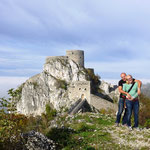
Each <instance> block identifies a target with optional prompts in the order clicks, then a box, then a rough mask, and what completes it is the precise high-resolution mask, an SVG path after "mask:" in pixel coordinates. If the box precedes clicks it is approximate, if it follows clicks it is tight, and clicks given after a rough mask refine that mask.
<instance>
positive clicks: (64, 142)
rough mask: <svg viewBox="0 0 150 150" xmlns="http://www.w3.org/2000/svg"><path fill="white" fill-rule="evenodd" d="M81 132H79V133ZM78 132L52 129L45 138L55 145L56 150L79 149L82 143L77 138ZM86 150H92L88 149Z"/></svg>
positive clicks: (92, 149)
mask: <svg viewBox="0 0 150 150" xmlns="http://www.w3.org/2000/svg"><path fill="white" fill-rule="evenodd" d="M80 132H81V131H80ZM77 134H78V132H77V131H74V130H73V129H70V128H66V127H64V128H52V129H51V130H50V131H49V132H48V133H47V134H46V136H47V137H48V138H49V139H51V140H53V141H54V142H55V143H56V144H57V150H59V149H62V148H65V150H70V149H79V148H80V147H81V145H83V143H84V141H83V140H82V139H80V138H79V137H78V136H77ZM86 149H88V150H94V148H93V147H88V146H87V148H86Z"/></svg>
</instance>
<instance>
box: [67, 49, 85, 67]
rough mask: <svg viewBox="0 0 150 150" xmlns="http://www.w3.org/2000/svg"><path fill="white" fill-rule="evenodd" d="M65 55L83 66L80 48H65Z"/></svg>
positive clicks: (82, 54) (82, 53) (82, 52)
mask: <svg viewBox="0 0 150 150" xmlns="http://www.w3.org/2000/svg"><path fill="white" fill-rule="evenodd" d="M66 55H67V56H68V57H69V58H70V59H72V60H73V61H75V62H76V63H77V64H78V65H79V67H84V51H82V50H67V51H66Z"/></svg>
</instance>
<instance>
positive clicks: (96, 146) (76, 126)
mask: <svg viewBox="0 0 150 150" xmlns="http://www.w3.org/2000/svg"><path fill="white" fill-rule="evenodd" d="M11 92H13V91H11ZM2 101H3V105H2V104H1V107H2V106H3V107H4V106H5V108H7V109H8V110H9V111H11V112H12V113H10V114H7V113H5V111H4V110H3V109H2V110H1V113H0V149H2V150H3V149H5V150H6V149H9V150H11V149H12V150H14V149H18V150H20V149H22V147H23V145H20V140H21V137H20V133H26V132H28V131H31V130H35V131H38V132H40V133H42V134H44V135H45V136H47V137H48V138H49V139H51V140H53V141H54V142H55V143H56V144H57V149H63V150H70V149H73V150H78V149H81V150H103V149H106V150H107V149H108V150H109V149H110V150H116V149H123V150H126V149H131V150H132V149H133V150H135V149H143V150H148V149H149V147H150V129H149V127H150V114H149V110H150V99H149V98H147V97H145V96H144V95H141V97H140V118H139V120H140V127H141V128H142V130H141V131H136V130H133V131H129V130H128V129H127V128H126V127H122V126H120V127H116V126H115V117H116V116H115V112H112V111H111V110H104V109H102V110H100V112H99V113H88V112H87V113H78V114H75V115H72V116H71V115H68V114H67V112H56V110H53V109H51V108H50V106H49V105H46V113H45V114H44V113H43V114H42V115H41V116H37V117H33V116H30V117H27V116H24V115H21V114H15V113H14V112H15V109H14V110H13V109H10V108H13V107H10V106H12V103H8V102H7V100H6V99H2ZM10 104H11V105H10ZM132 121H133V119H132Z"/></svg>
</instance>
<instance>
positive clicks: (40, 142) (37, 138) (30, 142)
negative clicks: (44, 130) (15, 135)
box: [21, 131, 56, 150]
mask: <svg viewBox="0 0 150 150" xmlns="http://www.w3.org/2000/svg"><path fill="white" fill-rule="evenodd" d="M21 137H22V139H23V141H24V149H26V150H56V144H55V143H54V142H53V141H52V140H50V139H48V138H47V137H45V136H44V135H43V134H41V133H39V132H35V131H30V132H28V133H24V134H22V135H21Z"/></svg>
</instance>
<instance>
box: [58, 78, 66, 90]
mask: <svg viewBox="0 0 150 150" xmlns="http://www.w3.org/2000/svg"><path fill="white" fill-rule="evenodd" d="M57 81H58V85H57V87H58V88H62V89H64V90H67V86H68V84H67V82H66V81H65V80H61V79H57Z"/></svg>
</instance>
